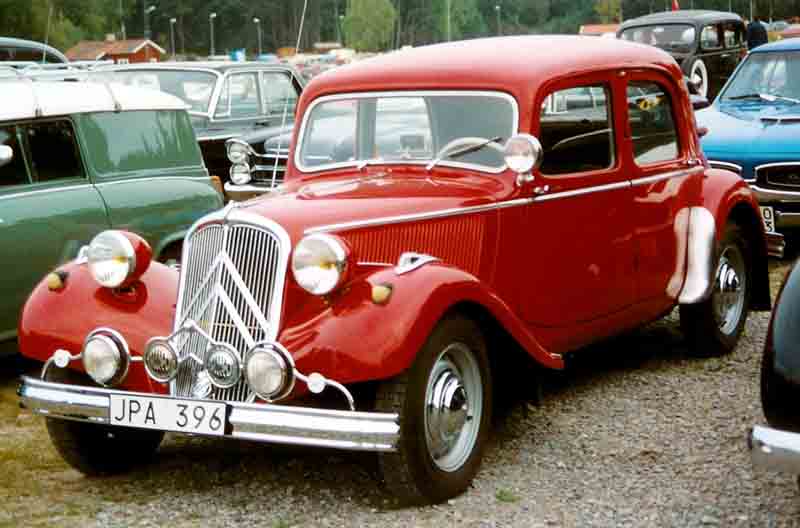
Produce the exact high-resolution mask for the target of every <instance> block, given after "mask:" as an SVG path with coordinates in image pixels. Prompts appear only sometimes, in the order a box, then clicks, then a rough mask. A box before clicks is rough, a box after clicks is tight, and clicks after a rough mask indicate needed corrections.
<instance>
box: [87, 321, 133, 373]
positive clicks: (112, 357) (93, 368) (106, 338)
mask: <svg viewBox="0 0 800 528" xmlns="http://www.w3.org/2000/svg"><path fill="white" fill-rule="evenodd" d="M81 360H82V361H83V368H84V370H85V371H86V373H87V374H88V375H89V377H91V378H92V379H93V380H94V381H96V382H97V383H98V384H100V385H117V384H119V383H120V382H122V380H124V379H125V376H126V375H127V373H128V363H129V356H128V349H127V345H126V344H125V341H124V340H123V339H122V336H120V335H119V334H118V333H116V332H114V331H111V330H108V329H98V330H95V331H94V332H92V333H91V334H89V337H87V338H86V341H85V342H84V343H83V350H82V352H81Z"/></svg>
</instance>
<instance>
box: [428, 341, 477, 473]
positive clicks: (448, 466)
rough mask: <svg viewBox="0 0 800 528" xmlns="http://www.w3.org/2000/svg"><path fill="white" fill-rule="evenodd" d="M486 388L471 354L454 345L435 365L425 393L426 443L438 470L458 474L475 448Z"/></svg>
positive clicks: (459, 345)
mask: <svg viewBox="0 0 800 528" xmlns="http://www.w3.org/2000/svg"><path fill="white" fill-rule="evenodd" d="M482 412H483V384H482V380H481V375H480V369H479V367H478V363H477V361H476V359H475V356H474V355H473V353H472V350H470V349H469V347H467V346H466V345H464V344H462V343H453V344H451V345H449V346H448V347H447V348H445V349H444V351H442V353H441V354H439V357H438V358H437V359H436V361H435V362H434V364H433V369H431V373H430V376H429V377H428V384H427V388H426V390H425V440H426V442H427V446H428V452H429V453H430V455H431V457H432V458H433V462H434V463H435V464H436V466H437V467H438V468H439V469H441V470H443V471H456V470H458V469H459V468H460V467H461V466H463V465H464V463H465V462H466V460H467V458H469V455H470V454H471V453H472V450H473V448H474V447H475V442H476V441H477V438H478V429H479V428H480V422H481V415H482Z"/></svg>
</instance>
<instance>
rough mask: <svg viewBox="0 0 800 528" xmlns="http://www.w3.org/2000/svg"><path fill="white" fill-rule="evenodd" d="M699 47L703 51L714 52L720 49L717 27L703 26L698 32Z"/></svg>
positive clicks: (720, 42) (720, 43)
mask: <svg viewBox="0 0 800 528" xmlns="http://www.w3.org/2000/svg"><path fill="white" fill-rule="evenodd" d="M700 47H701V48H703V49H704V50H714V49H719V48H721V47H722V41H721V40H720V36H719V26H705V27H704V28H703V30H702V31H701V32H700Z"/></svg>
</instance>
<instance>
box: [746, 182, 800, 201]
mask: <svg viewBox="0 0 800 528" xmlns="http://www.w3.org/2000/svg"><path fill="white" fill-rule="evenodd" d="M750 188H751V189H753V191H755V192H756V193H757V195H758V196H757V197H758V200H759V201H761V200H780V199H781V197H786V198H795V200H792V201H797V200H800V187H798V189H797V190H796V191H781V190H777V189H765V188H763V187H759V186H758V185H750Z"/></svg>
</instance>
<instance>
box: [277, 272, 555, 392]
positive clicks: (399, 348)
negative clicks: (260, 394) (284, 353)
mask: <svg viewBox="0 0 800 528" xmlns="http://www.w3.org/2000/svg"><path fill="white" fill-rule="evenodd" d="M380 285H389V286H390V287H391V288H392V294H391V297H390V298H389V300H388V302H386V303H385V304H376V303H375V302H373V300H372V288H373V287H374V286H380ZM464 303H469V304H472V305H479V306H481V307H482V308H483V309H485V311H487V312H488V313H489V314H490V315H491V316H492V317H494V318H495V320H496V321H497V322H498V323H499V324H500V325H501V326H502V327H503V328H504V329H505V330H506V331H507V332H508V333H509V334H510V335H511V336H512V337H513V338H514V339H516V341H517V342H518V343H519V344H520V345H521V346H522V348H523V349H525V350H526V351H527V352H528V353H529V354H530V355H531V356H532V357H533V358H534V359H535V360H536V361H538V362H539V363H541V364H542V365H544V366H546V367H549V368H563V361H562V359H561V357H560V356H557V355H554V354H550V353H549V352H547V351H546V350H545V349H544V348H543V347H542V346H541V345H540V344H539V343H538V342H537V341H536V339H535V338H534V337H533V336H532V335H531V334H530V332H529V331H528V330H527V329H526V327H525V325H524V324H523V323H522V321H520V320H519V319H518V318H517V316H516V315H515V314H514V313H513V312H512V311H511V309H510V308H509V307H508V306H507V305H506V304H505V302H504V301H503V300H502V299H500V298H499V297H498V296H497V294H495V293H494V292H492V291H491V290H490V289H489V288H488V287H487V286H486V285H485V284H484V283H482V282H481V281H479V280H478V279H477V278H475V277H474V276H472V275H470V274H469V273H466V272H464V271H461V270H459V269H456V268H453V267H450V266H447V265H443V264H439V263H432V264H428V265H425V266H423V267H421V268H418V269H416V270H413V271H411V272H408V273H405V274H397V273H396V272H395V270H394V268H388V267H387V268H381V269H380V270H378V271H375V272H373V273H370V274H368V275H366V276H364V277H363V278H359V279H358V280H356V281H354V283H352V284H351V285H350V286H349V287H348V288H346V289H345V291H343V292H342V293H341V294H340V295H338V296H336V297H335V298H332V299H331V300H330V303H329V304H328V305H327V306H326V307H325V308H324V309H323V310H322V311H321V312H319V311H318V312H316V313H308V312H303V311H300V312H298V313H293V314H292V315H291V317H292V318H291V319H290V320H288V321H286V322H285V324H284V325H283V331H282V332H281V334H280V336H279V341H280V342H281V344H283V345H284V346H285V347H286V348H287V349H288V350H289V351H290V352H291V353H292V355H293V356H294V358H295V361H296V362H297V366H298V368H299V369H300V370H301V371H304V372H311V371H320V372H322V373H323V374H325V375H326V376H328V377H331V378H333V379H335V380H337V381H340V382H342V383H352V382H358V381H367V380H374V379H385V378H389V377H392V376H395V375H397V374H399V373H401V372H402V371H404V370H405V369H407V368H408V367H409V366H410V365H411V363H412V362H413V361H414V358H415V357H416V355H417V353H418V352H419V350H420V349H421V348H422V346H423V344H424V343H425V340H426V339H427V337H428V336H429V335H430V333H431V331H432V330H433V328H434V327H435V325H436V323H437V322H438V321H439V320H440V319H441V318H442V317H443V316H444V315H445V314H446V313H447V312H448V311H450V310H451V309H453V308H456V307H457V306H458V305H459V304H464ZM499 352H501V351H496V353H499Z"/></svg>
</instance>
